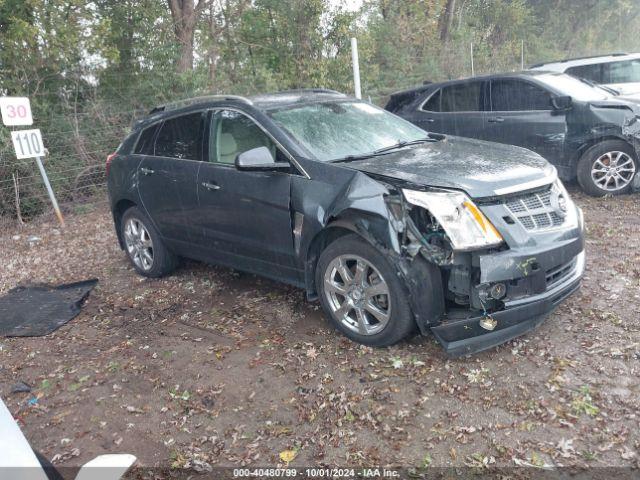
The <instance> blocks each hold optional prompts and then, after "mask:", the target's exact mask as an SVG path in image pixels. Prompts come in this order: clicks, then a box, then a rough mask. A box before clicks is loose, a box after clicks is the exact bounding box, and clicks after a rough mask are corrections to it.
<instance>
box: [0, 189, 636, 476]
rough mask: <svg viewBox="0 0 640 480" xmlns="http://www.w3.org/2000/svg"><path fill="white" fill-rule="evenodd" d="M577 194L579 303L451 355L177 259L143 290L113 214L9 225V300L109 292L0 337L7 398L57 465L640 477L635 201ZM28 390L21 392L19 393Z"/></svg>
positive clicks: (4, 285) (3, 237)
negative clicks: (70, 287)
mask: <svg viewBox="0 0 640 480" xmlns="http://www.w3.org/2000/svg"><path fill="white" fill-rule="evenodd" d="M574 190H575V189H574ZM573 195H574V198H575V199H576V201H577V203H578V204H579V205H580V206H581V207H582V208H583V209H584V213H585V217H586V222H587V229H588V235H587V238H588V240H587V254H588V268H587V272H586V277H585V280H584V285H583V287H582V289H581V291H580V292H579V293H577V294H576V295H574V296H573V297H571V298H570V299H569V300H567V301H566V302H564V304H562V305H561V307H560V308H559V309H558V310H557V311H556V312H555V313H553V314H552V315H551V316H550V317H549V318H548V319H547V321H546V322H545V323H544V324H543V325H542V326H541V327H540V328H539V329H537V330H536V331H535V332H532V333H530V334H528V335H525V336H523V337H521V338H519V339H517V340H515V341H512V342H509V343H508V344H505V345H503V346H501V347H498V348H495V349H493V350H490V351H487V352H484V353H481V354H478V355H475V356H472V357H468V358H462V359H455V360H452V359H449V358H447V357H446V356H445V355H444V354H443V352H442V351H441V348H440V347H439V345H438V344H437V343H435V341H434V339H433V338H430V337H416V338H413V339H411V340H410V341H407V342H404V343H401V344H399V345H397V346H394V347H391V348H384V349H371V348H366V347H362V346H359V345H356V344H354V343H351V342H350V341H348V340H346V339H345V338H344V337H342V336H341V335H339V334H338V333H337V332H335V331H333V330H332V329H331V328H330V327H329V326H328V324H327V322H326V320H325V319H324V317H323V314H322V312H321V311H320V310H319V306H318V304H310V303H307V302H306V301H305V299H304V294H303V292H302V291H301V290H298V289H295V288H292V287H288V286H284V285H281V284H278V283H275V282H271V281H269V280H264V279H261V278H258V277H255V276H252V275H247V274H241V273H238V272H235V271H232V270H229V269H225V268H220V267H214V266H207V265H203V264H197V263H192V262H187V263H185V264H184V265H183V266H182V267H181V268H180V269H179V270H178V271H177V272H176V273H175V274H174V275H172V276H171V277H168V278H164V279H160V280H149V279H144V278H141V277H140V276H138V275H136V274H135V272H134V270H133V269H132V268H131V266H130V265H129V263H128V261H127V259H126V257H125V254H124V253H123V252H121V251H120V250H119V248H118V246H117V243H116V238H115V234H114V230H113V226H112V222H111V218H110V215H109V213H108V211H107V207H106V206H105V205H102V206H100V207H96V208H95V209H94V210H92V211H88V212H87V211H85V212H83V213H81V214H80V213H78V214H70V215H68V216H67V223H68V225H67V227H66V228H65V229H64V230H60V229H58V228H57V227H56V224H55V223H54V220H53V219H51V220H50V223H45V222H44V221H41V222H33V223H32V224H30V225H28V226H26V227H23V228H21V229H18V228H17V227H14V226H11V227H9V228H4V229H3V231H2V233H1V234H0V242H1V245H2V246H1V247H0V264H1V265H2V269H1V270H0V293H2V292H6V291H7V290H9V289H10V288H12V287H14V286H16V285H17V284H20V283H27V282H48V283H62V282H71V281H78V280H83V279H87V278H91V277H97V278H99V280H100V283H99V284H98V286H97V287H96V289H95V290H94V291H93V292H92V293H91V296H90V297H89V299H88V301H87V303H86V305H85V307H84V309H83V311H82V313H81V314H80V315H79V316H78V317H76V318H75V319H74V320H72V321H71V322H69V323H68V324H67V325H66V326H64V327H62V328H60V329H59V330H58V331H56V332H55V333H54V334H52V335H48V336H46V337H41V338H0V396H1V397H2V398H3V399H4V400H5V402H6V403H7V405H8V407H9V409H10V410H11V411H12V413H13V414H14V415H15V417H16V418H17V419H18V420H19V423H20V425H21V427H22V429H23V431H24V433H25V435H26V436H27V438H28V439H29V440H30V442H31V443H32V445H33V446H34V447H35V448H36V449H38V450H40V451H41V452H43V454H44V455H45V456H46V457H48V458H49V459H53V461H54V463H55V464H58V465H63V466H77V465H80V464H82V463H84V462H86V461H88V460H90V459H91V458H93V457H94V456H96V455H99V454H102V453H116V452H128V453H132V454H134V455H136V456H137V457H138V459H139V462H140V465H143V466H161V467H172V468H175V469H191V470H195V471H199V470H206V469H208V468H209V466H241V465H262V466H265V465H271V466H275V465H276V464H281V465H283V462H282V460H281V459H280V453H281V452H283V451H288V450H291V452H290V453H289V455H290V456H291V457H295V458H293V461H292V462H291V465H294V466H295V465H300V466H302V465H332V466H347V465H348V466H371V465H379V466H382V465H394V466H411V467H415V468H416V469H417V471H422V470H424V469H426V468H428V467H434V466H460V467H462V466H465V465H466V466H472V467H478V468H485V467H486V466H489V467H490V466H492V465H495V466H516V465H528V464H530V465H534V466H538V467H546V466H551V465H555V466H562V465H564V466H578V467H582V466H631V467H636V468H637V467H638V450H639V448H640V430H639V429H638V421H639V418H640V411H639V400H638V398H639V397H638V394H639V393H640V389H639V384H640V382H639V377H638V374H639V373H640V362H639V360H640V196H638V195H634V196H625V197H622V198H607V199H592V198H588V197H585V196H584V195H582V194H580V193H579V192H576V191H573ZM31 236H37V237H39V240H35V241H31V242H30V241H29V238H30V237H31ZM31 240H34V239H31ZM19 381H23V382H25V383H27V384H29V385H31V386H32V391H31V392H30V393H10V391H11V389H12V387H13V386H14V385H15V384H16V383H17V382H19ZM285 455H286V454H285Z"/></svg>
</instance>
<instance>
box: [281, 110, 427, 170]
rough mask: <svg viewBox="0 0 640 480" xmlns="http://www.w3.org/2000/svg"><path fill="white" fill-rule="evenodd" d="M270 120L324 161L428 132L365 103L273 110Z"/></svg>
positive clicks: (417, 136) (360, 152)
mask: <svg viewBox="0 0 640 480" xmlns="http://www.w3.org/2000/svg"><path fill="white" fill-rule="evenodd" d="M269 114H270V116H271V118H273V120H274V121H275V122H276V123H278V124H279V125H280V126H281V127H282V128H285V129H286V130H287V131H288V132H289V133H290V134H291V135H292V136H293V137H294V138H295V140H297V141H298V142H299V143H300V144H301V145H303V146H304V147H305V148H306V149H307V150H309V151H310V152H311V153H312V154H313V155H314V156H315V157H316V158H317V159H318V160H321V161H323V162H327V161H332V160H338V159H342V158H345V157H348V156H358V155H363V154H369V153H372V152H374V151H376V150H379V149H382V148H385V147H390V146H392V145H395V144H397V143H400V142H412V141H414V140H419V139H421V138H425V137H426V136H427V133H426V132H425V131H424V130H421V129H420V128H418V127H416V126H414V125H412V124H411V123H409V122H407V121H405V120H403V119H401V118H400V117H396V116H395V115H393V114H391V113H389V112H387V111H386V110H382V109H381V108H378V107H374V106H373V105H370V104H368V103H364V102H326V103H314V104H309V105H302V106H299V107H298V106H296V107H294V108H286V109H282V110H274V111H271V112H270V113H269Z"/></svg>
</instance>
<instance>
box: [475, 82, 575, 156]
mask: <svg viewBox="0 0 640 480" xmlns="http://www.w3.org/2000/svg"><path fill="white" fill-rule="evenodd" d="M552 96H553V94H552V93H551V92H548V91H546V90H545V89H543V88H542V87H540V86H538V85H535V84H533V83H531V82H527V81H524V80H520V79H511V78H505V79H496V80H492V81H491V93H490V98H491V111H490V112H488V114H487V126H486V129H485V138H486V140H490V141H493V142H499V143H507V144H510V145H516V146H519V147H525V148H528V149H530V150H533V151H534V152H537V153H539V154H540V155H542V156H543V157H545V158H546V159H547V160H549V161H551V162H557V161H559V160H561V159H562V158H563V156H564V145H565V136H566V129H567V122H566V116H565V114H564V113H563V112H557V111H555V110H553V108H552V106H551V98H552Z"/></svg>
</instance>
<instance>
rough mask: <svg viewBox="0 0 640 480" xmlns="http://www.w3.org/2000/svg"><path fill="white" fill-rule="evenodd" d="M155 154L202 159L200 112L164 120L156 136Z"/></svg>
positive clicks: (186, 158)
mask: <svg viewBox="0 0 640 480" xmlns="http://www.w3.org/2000/svg"><path fill="white" fill-rule="evenodd" d="M155 155H156V156H159V157H171V158H180V159H185V160H202V112H198V113H192V114H189V115H183V116H181V117H176V118H171V119H169V120H165V122H164V123H163V124H162V127H160V132H158V137H157V138H156V147H155Z"/></svg>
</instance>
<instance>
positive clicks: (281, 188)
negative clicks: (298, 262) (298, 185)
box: [198, 110, 295, 277]
mask: <svg viewBox="0 0 640 480" xmlns="http://www.w3.org/2000/svg"><path fill="white" fill-rule="evenodd" d="M262 146H264V147H267V148H269V149H270V150H271V152H272V154H273V156H274V158H276V159H277V160H278V161H287V160H286V158H285V157H284V154H283V153H282V152H280V151H279V150H278V148H277V147H276V145H275V143H274V142H273V141H272V139H271V138H270V136H269V135H267V134H266V133H265V132H264V131H263V130H262V129H261V128H260V127H259V126H258V125H257V124H256V123H255V122H254V121H253V120H252V119H251V118H249V117H248V116H246V115H244V114H243V113H240V112H238V111H235V110H218V111H215V112H212V113H211V115H210V123H209V131H208V152H209V153H208V157H209V161H208V162H206V163H203V164H202V167H201V168H200V171H199V173H198V197H199V204H200V214H199V216H198V219H199V222H200V224H201V227H202V229H203V235H204V236H205V238H206V240H207V242H208V243H209V245H210V247H212V249H213V250H212V255H213V256H215V257H216V258H214V260H215V261H219V262H220V261H222V262H223V263H224V262H226V263H229V262H228V258H227V259H226V260H225V258H221V257H224V256H225V255H227V256H228V255H232V256H233V257H234V262H233V263H234V264H235V265H236V266H238V267H240V268H242V269H246V270H250V271H258V272H259V273H263V274H265V275H268V276H271V277H289V276H290V273H291V271H292V270H293V269H294V266H295V258H294V247H293V229H292V223H291V209H290V192H291V177H290V176H291V174H293V172H294V170H293V169H292V173H289V172H282V171H280V172H248V171H240V170H237V169H236V168H235V164H234V162H235V159H236V157H237V156H238V155H239V154H240V153H242V152H246V151H248V150H251V149H253V148H257V147H262Z"/></svg>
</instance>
